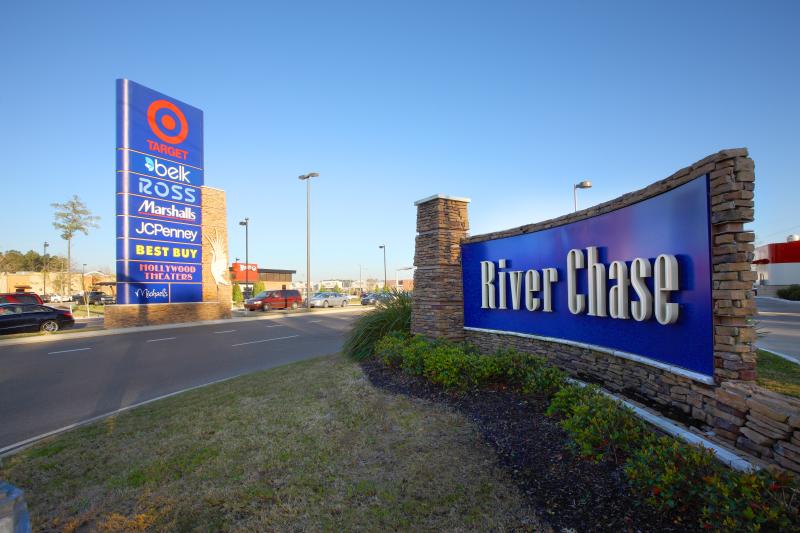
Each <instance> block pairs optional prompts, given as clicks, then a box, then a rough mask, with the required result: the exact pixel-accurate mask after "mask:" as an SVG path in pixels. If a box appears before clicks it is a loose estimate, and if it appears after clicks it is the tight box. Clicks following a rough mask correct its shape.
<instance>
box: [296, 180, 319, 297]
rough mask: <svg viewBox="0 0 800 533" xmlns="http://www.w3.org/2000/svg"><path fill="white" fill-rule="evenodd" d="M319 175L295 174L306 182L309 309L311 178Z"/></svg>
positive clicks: (308, 293)
mask: <svg viewBox="0 0 800 533" xmlns="http://www.w3.org/2000/svg"><path fill="white" fill-rule="evenodd" d="M317 177H319V173H318V172H309V173H308V174H303V175H302V176H297V179H299V180H300V181H305V182H306V309H311V293H310V292H309V291H310V290H311V178H317Z"/></svg>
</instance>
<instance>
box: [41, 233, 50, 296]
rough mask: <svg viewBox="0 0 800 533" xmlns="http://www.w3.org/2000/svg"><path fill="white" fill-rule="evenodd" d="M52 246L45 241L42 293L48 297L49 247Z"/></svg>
mask: <svg viewBox="0 0 800 533" xmlns="http://www.w3.org/2000/svg"><path fill="white" fill-rule="evenodd" d="M48 246H50V243H49V242H47V241H44V256H43V257H42V260H43V261H44V264H43V266H42V268H43V270H44V272H42V292H43V293H44V294H45V295H46V294H47V247H48Z"/></svg>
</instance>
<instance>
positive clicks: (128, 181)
mask: <svg viewBox="0 0 800 533" xmlns="http://www.w3.org/2000/svg"><path fill="white" fill-rule="evenodd" d="M117 192H118V193H120V194H136V195H139V196H147V197H149V198H156V199H158V200H165V201H167V202H181V203H184V204H190V205H197V206H199V205H200V201H201V200H200V189H199V188H197V187H195V186H193V185H184V184H182V183H171V182H169V181H166V180H162V179H158V178H152V177H149V176H142V175H141V174H134V173H133V172H124V171H120V172H117Z"/></svg>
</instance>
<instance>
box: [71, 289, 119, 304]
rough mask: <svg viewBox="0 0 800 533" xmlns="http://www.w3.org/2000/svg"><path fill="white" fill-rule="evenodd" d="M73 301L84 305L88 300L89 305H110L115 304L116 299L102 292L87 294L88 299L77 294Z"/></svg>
mask: <svg viewBox="0 0 800 533" xmlns="http://www.w3.org/2000/svg"><path fill="white" fill-rule="evenodd" d="M72 299H73V300H74V301H75V302H76V303H77V304H78V305H83V304H84V302H85V301H86V300H88V301H89V305H108V304H113V303H114V297H113V296H111V295H109V294H106V293H104V292H102V291H90V292H87V293H86V298H84V296H83V294H80V293H79V294H76V295H75V296H73V297H72Z"/></svg>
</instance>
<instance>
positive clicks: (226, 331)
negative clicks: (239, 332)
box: [214, 329, 236, 335]
mask: <svg viewBox="0 0 800 533" xmlns="http://www.w3.org/2000/svg"><path fill="white" fill-rule="evenodd" d="M234 331H236V330H235V329H226V330H225V331H215V332H214V334H215V335H216V334H218V333H233V332H234Z"/></svg>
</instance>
